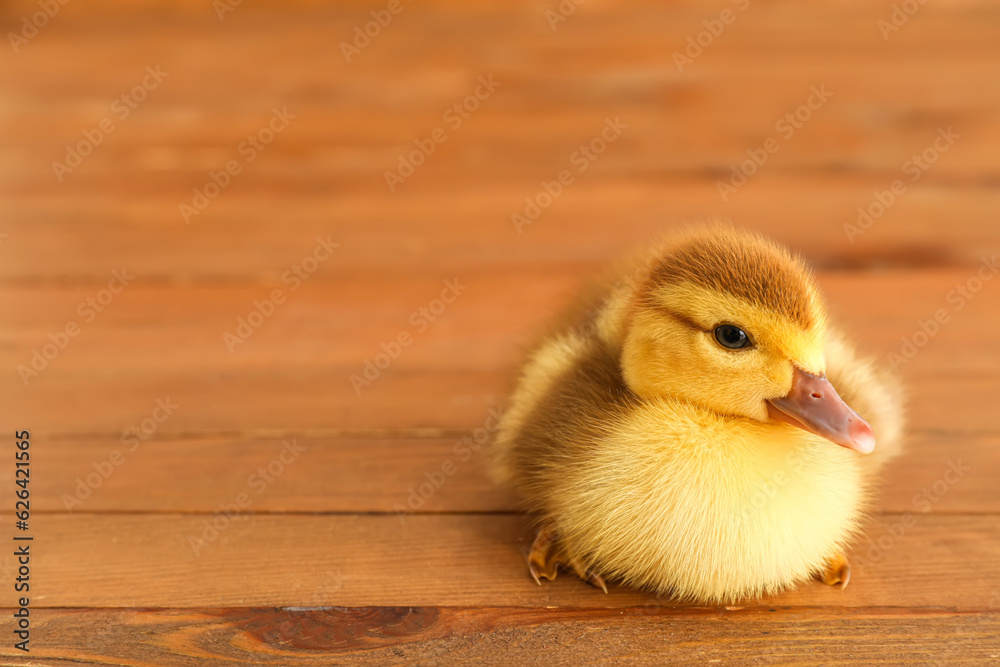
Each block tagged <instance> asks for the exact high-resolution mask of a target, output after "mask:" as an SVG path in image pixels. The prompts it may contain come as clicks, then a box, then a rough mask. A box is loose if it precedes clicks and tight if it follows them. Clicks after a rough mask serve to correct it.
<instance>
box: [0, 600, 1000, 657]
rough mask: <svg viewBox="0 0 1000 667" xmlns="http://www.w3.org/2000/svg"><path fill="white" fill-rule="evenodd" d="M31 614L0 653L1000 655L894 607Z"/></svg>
mask: <svg viewBox="0 0 1000 667" xmlns="http://www.w3.org/2000/svg"><path fill="white" fill-rule="evenodd" d="M4 612H5V613H9V612H10V610H4ZM33 623H34V626H33V627H34V634H33V636H32V643H31V647H32V649H31V650H32V653H31V655H32V658H31V660H32V662H30V663H29V662H28V659H27V658H25V657H24V655H23V654H18V652H16V651H13V650H12V649H11V648H10V647H9V646H7V645H4V646H3V647H0V655H3V656H5V657H6V658H7V660H8V661H9V662H7V663H6V664H38V663H37V660H39V659H41V660H46V661H50V662H52V663H56V662H61V661H72V662H95V663H113V664H127V665H134V666H137V667H138V666H146V665H150V666H152V665H157V666H159V665H202V664H205V663H206V662H209V661H211V662H219V663H222V662H227V663H230V662H231V663H240V664H255V665H330V664H338V665H345V664H380V665H382V664H422V665H425V664H445V663H447V664H466V665H468V664H477V665H511V664H522V665H523V664H537V663H543V662H544V664H551V665H585V664H595V663H601V664H604V663H606V662H609V661H628V662H629V664H653V665H662V664H671V665H704V664H706V663H713V662H719V663H723V664H729V663H738V664H755V665H757V664H761V665H772V664H773V665H778V664H782V665H787V664H832V663H835V664H838V665H869V664H873V663H876V662H883V663H885V662H891V663H894V664H911V665H912V664H923V663H952V662H955V663H968V664H971V663H977V664H980V663H987V662H991V661H995V660H996V659H997V657H998V655H1000V644H998V642H997V636H998V635H1000V615H998V614H997V613H996V612H993V613H976V612H973V613H955V612H950V611H942V610H900V609H895V608H887V609H866V610H852V609H836V610H819V609H785V608H781V609H778V608H771V609H766V608H765V609H761V608H757V609H744V610H725V609H671V608H647V607H640V608H632V609H622V610H616V611H605V610H595V609H558V610H554V609H510V608H497V607H485V608H454V607H443V608H441V607H418V608H413V607H406V608H403V607H362V608H326V609H313V610H291V609H246V608H236V609H191V610H121V609H94V610H67V609H53V610H37V611H34V612H33ZM95 627H99V628H101V632H100V633H98V634H96V635H95V634H94V628H95ZM554 647H558V650H557V651H553V648H554Z"/></svg>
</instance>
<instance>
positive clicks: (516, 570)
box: [32, 477, 1000, 611]
mask: <svg viewBox="0 0 1000 667" xmlns="http://www.w3.org/2000/svg"><path fill="white" fill-rule="evenodd" d="M281 481H282V480H281V478H280V477H279V478H278V479H277V481H276V482H274V483H275V484H280V483H281ZM246 492H247V494H248V496H249V497H250V498H249V500H250V502H249V505H245V506H246V507H253V503H254V502H255V499H256V498H257V497H259V496H260V495H263V493H266V492H267V491H266V489H265V490H264V491H263V492H262V493H260V494H258V493H257V492H256V491H255V490H254V488H253V487H252V486H250V485H248V488H247V490H246ZM237 502H238V500H237V497H234V498H233V500H232V502H231V504H235V503H237ZM230 514H231V516H232V517H233V518H231V519H230V518H228V517H226V516H225V515H224V514H219V515H216V516H214V517H213V516H198V515H188V514H181V515H161V514H130V513H123V514H112V515H109V514H98V515H94V514H74V515H66V514H39V515H37V516H36V517H33V519H32V521H33V531H34V534H35V535H36V544H37V545H38V553H37V555H35V556H34V560H33V564H34V565H33V570H32V573H33V575H34V576H36V579H33V584H32V592H33V593H34V602H33V604H34V606H35V607H77V606H80V607H199V606H206V605H221V606H260V605H263V606H338V607H339V606H365V605H378V606H383V605H384V606H424V605H431V606H433V605H443V606H463V605H465V606H489V605H499V606H518V607H548V606H556V607H563V606H591V607H607V608H619V607H629V606H636V605H643V604H646V603H649V602H651V601H652V603H655V604H661V603H665V602H666V600H656V599H655V598H654V596H651V595H650V594H644V593H642V592H636V591H627V590H622V589H618V588H615V589H614V590H612V591H611V592H610V594H608V595H604V594H603V593H601V592H600V591H597V590H595V589H594V588H592V587H591V586H589V585H587V584H584V583H583V582H581V581H580V580H578V579H577V580H574V579H573V578H571V577H565V576H564V577H560V578H559V579H558V580H556V581H555V582H552V583H546V584H545V585H543V586H538V585H536V584H535V583H534V582H533V581H532V580H531V578H530V577H529V576H528V574H527V571H526V566H525V556H524V554H523V553H522V551H523V550H524V549H525V548H527V546H528V545H530V543H531V539H532V537H533V535H532V534H531V531H530V530H529V528H530V525H529V522H528V520H527V519H526V518H525V517H521V516H510V515H489V514H485V515H475V514H458V515H437V516H435V515H430V516H428V515H413V516H410V515H400V516H366V515H351V516H342V515H334V516H310V515H300V516H296V515H288V514H277V515H267V514H263V515H262V514H253V515H250V514H239V513H237V511H236V510H235V509H233V510H230ZM213 522H215V523H216V526H217V531H218V532H216V531H214V530H213V528H212V523H213ZM866 535H867V537H866V539H865V540H863V541H860V542H858V544H857V545H856V547H855V549H854V550H853V551H852V552H851V553H852V556H851V557H852V560H853V563H854V564H853V568H854V574H853V577H852V579H851V585H850V586H849V587H848V588H847V589H846V590H845V591H841V590H840V589H837V588H832V587H829V586H826V585H825V584H820V583H818V582H815V583H810V584H804V585H802V586H800V587H799V588H797V589H795V590H793V591H790V592H788V593H785V594H782V595H780V596H776V597H775V598H773V599H769V600H768V601H767V602H768V603H769V604H775V605H793V606H828V605H829V606H835V607H841V606H846V607H870V606H898V607H920V606H931V607H941V608H947V609H949V610H958V611H974V610H980V611H981V610H983V609H985V608H986V607H988V606H989V605H991V604H994V603H995V600H994V598H995V597H996V593H997V591H1000V572H998V571H997V568H996V553H997V550H998V549H1000V524H998V522H997V521H996V518H995V515H981V516H970V515H945V516H941V515H933V514H928V515H905V514H900V515H891V514H890V515H882V516H880V517H878V520H877V521H876V522H875V523H874V524H873V525H872V526H871V527H870V529H869V530H868V531H867V532H866ZM213 536H214V537H213ZM199 539H201V540H204V543H202V542H199V541H198V540H199ZM192 540H194V541H192ZM56 545H58V546H56ZM36 580H37V584H36V583H34V582H35V581H36ZM991 600H993V602H991Z"/></svg>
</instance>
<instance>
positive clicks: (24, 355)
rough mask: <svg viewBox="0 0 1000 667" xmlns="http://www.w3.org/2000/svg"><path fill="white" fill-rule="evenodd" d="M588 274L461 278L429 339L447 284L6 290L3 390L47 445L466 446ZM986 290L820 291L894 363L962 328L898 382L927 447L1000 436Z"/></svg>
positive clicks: (910, 281) (841, 278)
mask: <svg viewBox="0 0 1000 667" xmlns="http://www.w3.org/2000/svg"><path fill="white" fill-rule="evenodd" d="M584 268H585V267H577V269H576V270H575V272H574V273H573V274H571V275H559V274H558V273H553V272H545V273H536V274H527V273H522V274H519V275H514V276H511V275H507V274H505V273H502V272H497V273H489V274H480V275H473V276H469V277H468V279H466V278H465V277H462V276H455V277H456V278H458V279H459V280H460V281H466V280H467V282H462V284H463V285H465V286H466V289H465V290H464V291H463V292H462V294H461V296H460V297H458V298H457V299H456V301H455V302H454V303H453V304H451V305H449V306H446V307H445V308H444V310H443V311H442V312H441V314H440V315H439V316H437V317H436V319H435V321H434V322H433V323H428V325H427V327H426V330H425V331H423V332H421V331H420V329H421V328H422V325H419V324H415V321H414V320H412V319H411V317H412V315H413V313H415V312H417V314H418V319H420V318H422V316H420V315H419V312H418V311H419V309H420V308H421V307H427V306H428V305H429V304H430V303H431V302H432V301H433V299H435V298H436V297H437V296H439V295H440V293H441V291H442V289H443V287H442V285H443V284H444V283H443V280H442V278H441V277H440V276H435V277H433V278H409V279H407V278H403V277H392V278H384V279H361V280H356V281H346V282H341V281H340V280H336V281H334V280H330V281H320V280H318V278H319V275H320V274H319V271H317V276H316V277H317V280H316V282H312V279H310V282H307V283H305V287H303V288H302V289H301V290H299V291H297V292H292V291H291V289H290V288H289V287H287V286H281V283H280V281H277V280H276V281H274V282H271V283H270V284H262V285H258V286H200V287H198V288H173V287H156V286H148V285H143V284H141V283H140V284H136V285H131V286H129V287H128V288H126V289H125V290H124V291H123V292H122V293H121V294H120V295H119V296H118V297H116V299H115V300H114V301H113V302H112V303H111V304H109V305H108V307H107V308H106V310H105V311H103V312H102V313H100V314H98V315H96V316H95V318H94V320H93V322H92V323H90V324H89V325H88V324H86V323H85V322H84V320H83V318H80V317H79V316H76V317H75V315H76V312H77V311H76V308H77V304H78V303H80V302H81V301H82V300H84V299H85V298H86V297H88V296H93V295H94V294H95V293H96V291H95V288H94V287H90V286H87V287H38V288H35V287H8V288H4V289H3V290H0V307H2V308H3V310H4V312H6V313H8V314H9V320H8V321H9V325H8V328H7V329H5V331H4V332H3V333H2V334H0V340H2V341H3V343H4V344H3V347H2V349H0V360H2V362H3V363H4V365H6V366H7V367H8V368H11V369H14V372H13V373H11V376H9V377H8V378H7V379H6V380H5V381H4V382H3V383H2V384H0V396H2V397H3V399H4V400H5V401H6V402H7V404H9V405H11V407H12V410H13V411H14V413H15V414H18V415H19V416H20V418H21V419H22V420H23V421H22V424H24V425H25V426H26V427H28V428H33V429H35V430H36V431H37V432H38V433H39V434H49V435H56V434H64V435H65V434H87V433H90V434H114V435H115V437H119V436H120V435H121V434H122V433H123V431H124V430H125V429H127V428H128V427H129V426H130V425H136V424H138V423H140V422H141V420H143V419H145V418H147V417H149V415H150V413H151V412H152V411H153V410H154V408H155V407H156V406H155V401H156V400H157V399H165V398H168V397H169V398H170V399H171V400H172V401H173V402H175V403H177V404H179V405H180V406H181V407H180V408H179V409H178V410H177V411H176V413H175V414H173V415H171V416H170V418H169V420H168V421H166V422H165V423H164V424H163V426H162V427H161V429H162V430H159V432H160V434H161V435H163V434H168V433H169V434H175V435H176V434H180V433H188V432H192V431H194V432H209V433H211V432H226V433H255V432H258V431H260V430H270V431H277V432H280V433H289V432H290V433H296V432H301V431H303V430H309V429H322V430H324V431H325V432H327V433H330V432H338V433H343V432H345V431H346V432H357V431H372V430H379V429H381V430H385V429H389V430H392V431H396V432H398V431H401V430H405V429H411V432H412V429H418V428H431V429H446V430H450V431H452V432H455V431H459V432H462V431H469V430H472V429H475V428H478V427H480V426H481V425H482V424H483V421H484V420H485V419H486V410H487V409H488V408H489V407H493V406H497V405H500V404H501V403H502V401H503V400H504V398H505V396H506V394H507V392H508V391H509V388H510V386H511V384H512V381H513V378H514V376H515V374H516V365H517V361H518V358H519V356H520V354H521V349H522V348H523V346H524V345H525V344H526V343H527V341H529V340H530V339H531V337H532V336H533V335H534V331H535V330H537V329H538V327H539V325H540V324H541V323H542V322H543V321H544V320H545V319H547V318H548V317H549V314H550V313H551V311H552V309H553V308H555V307H556V306H557V305H558V304H560V303H562V302H563V300H564V299H565V298H566V296H568V295H569V293H570V292H571V291H572V287H573V285H574V283H576V282H578V278H579V277H581V273H582V270H583V269H584ZM444 275H445V276H447V275H448V274H444ZM973 275H974V272H972V271H967V270H960V269H956V270H950V271H939V272H898V273H897V272H890V273H884V274H878V273H871V274H864V275H852V274H850V273H832V274H824V275H823V276H822V283H823V284H824V286H825V287H826V288H827V292H828V294H829V297H830V301H831V303H832V304H833V306H834V312H835V314H837V315H838V316H839V318H838V319H839V321H840V322H842V324H843V325H844V326H845V328H846V330H847V331H848V332H851V333H852V334H853V335H854V337H855V338H856V339H858V340H859V341H860V343H861V345H862V350H863V351H865V352H867V353H874V354H876V355H878V356H879V357H881V358H882V359H883V362H885V361H887V360H888V356H887V355H889V354H890V353H895V354H902V353H903V352H904V351H905V350H904V343H903V338H904V337H905V338H908V339H912V338H914V337H915V336H917V335H918V333H919V332H920V326H921V325H920V322H923V321H927V320H930V319H932V318H933V317H934V314H935V312H937V311H938V310H940V309H944V310H945V311H946V315H947V317H948V322H947V323H946V324H944V325H942V326H941V328H940V330H939V332H938V333H937V334H936V335H935V336H934V337H933V338H930V339H929V340H928V341H927V342H926V344H925V345H924V346H923V347H920V348H919V349H917V348H914V350H915V355H912V360H911V361H907V362H906V363H905V364H902V365H901V366H900V368H899V370H900V372H901V374H902V377H903V381H904V384H905V386H906V387H907V389H908V390H909V392H910V394H911V396H912V400H911V406H912V416H913V417H912V421H911V426H912V428H913V429H915V430H917V431H919V430H922V429H936V430H943V431H948V432H953V433H954V432H976V431H989V432H995V431H996V419H995V416H993V415H992V414H991V413H989V411H988V410H987V409H986V408H987V406H988V404H987V403H983V402H981V401H978V400H970V396H971V397H975V396H985V395H990V394H989V392H994V391H996V390H997V383H998V382H1000V379H998V378H1000V375H998V373H997V370H998V369H1000V352H998V348H997V346H995V345H993V344H992V343H993V340H994V338H995V337H996V328H997V326H1000V323H998V322H997V319H996V309H995V307H994V306H993V304H994V303H995V302H996V301H995V296H994V293H995V290H996V285H998V284H1000V283H993V282H987V283H985V286H984V287H982V288H981V291H980V292H978V293H977V294H976V295H975V296H974V297H973V298H971V299H968V300H967V299H965V298H964V297H963V298H962V299H961V300H960V301H961V305H962V308H961V309H959V308H958V304H957V302H955V301H954V300H952V299H951V298H950V297H949V294H950V292H951V290H953V289H954V287H955V285H956V284H961V283H963V282H965V281H967V280H968V279H969V278H971V277H972V276H973ZM274 287H282V288H283V289H284V290H285V294H286V296H287V302H286V303H285V304H283V305H280V306H279V307H278V308H277V309H276V311H275V314H274V316H273V317H271V318H270V319H269V320H267V321H266V322H265V323H264V324H263V325H262V326H261V327H260V329H259V330H257V331H256V332H255V333H254V334H253V336H251V337H250V338H249V339H248V340H247V341H246V342H245V343H243V344H241V345H240V346H238V347H235V348H234V350H235V351H234V352H233V353H230V352H229V351H228V350H227V348H226V345H225V343H224V341H223V333H225V332H227V331H229V332H233V331H235V328H236V324H237V318H238V317H246V316H247V315H248V313H249V312H250V310H251V309H252V307H253V301H254V300H255V299H256V300H260V299H262V298H266V297H267V296H268V295H269V294H270V291H271V289H272V288H274ZM952 296H954V294H952ZM439 305H440V304H439ZM71 319H72V320H74V321H77V320H79V322H78V323H80V324H81V332H80V334H79V335H78V336H77V337H75V338H73V339H71V340H70V341H69V343H68V344H67V346H66V349H65V350H64V351H63V352H61V353H60V354H59V356H57V357H55V358H54V359H53V360H52V361H51V363H50V365H49V366H48V367H46V368H45V369H43V370H42V371H41V372H40V374H39V375H38V376H37V377H29V384H28V386H27V387H26V386H24V384H23V383H22V382H20V381H19V380H18V376H17V375H16V373H17V371H16V368H17V367H18V365H24V366H27V365H28V364H30V363H31V359H32V355H33V352H32V351H33V350H37V349H39V348H40V347H42V346H44V345H46V344H47V343H48V342H49V338H48V336H49V334H50V333H53V332H56V331H58V330H60V329H62V328H63V327H64V326H65V324H66V322H67V321H69V320H71ZM404 332H405V333H408V334H411V336H412V339H413V343H412V344H411V345H410V346H409V347H406V348H405V349H401V350H400V353H399V355H398V358H397V359H396V360H395V361H393V363H392V364H391V365H390V366H389V367H388V368H386V369H385V370H384V371H381V372H380V373H379V374H378V376H377V377H376V378H375V380H374V381H373V382H372V384H371V385H370V386H364V387H359V388H358V389H357V390H356V389H355V385H354V384H353V383H352V380H351V377H352V376H360V375H361V374H362V373H363V372H364V369H365V363H366V360H371V359H374V358H375V357H376V356H377V355H379V354H380V353H382V350H381V345H382V344H390V343H391V342H392V341H394V340H396V339H397V338H398V336H399V335H400V333H404ZM289 341H295V343H294V344H290V343H289ZM918 342H923V339H922V338H921V339H918ZM53 405H59V406H60V410H59V411H58V412H53V411H52V410H51V406H53ZM18 428H22V426H18Z"/></svg>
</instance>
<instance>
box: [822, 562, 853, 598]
mask: <svg viewBox="0 0 1000 667" xmlns="http://www.w3.org/2000/svg"><path fill="white" fill-rule="evenodd" d="M817 578H818V579H819V580H820V581H822V582H823V583H825V584H829V585H830V586H837V585H838V584H839V585H840V588H841V590H843V589H845V588H847V584H848V583H849V582H850V581H851V564H850V563H848V562H847V556H845V555H844V554H837V555H836V556H834V557H832V558H830V559H828V560H827V561H826V563H825V564H824V565H823V569H822V570H820V572H819V574H818V575H817Z"/></svg>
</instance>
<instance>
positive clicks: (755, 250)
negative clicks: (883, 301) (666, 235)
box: [641, 225, 816, 329]
mask: <svg viewBox="0 0 1000 667" xmlns="http://www.w3.org/2000/svg"><path fill="white" fill-rule="evenodd" d="M649 269H650V274H649V280H648V281H647V283H646V285H645V286H644V287H645V289H642V290H641V292H642V293H644V294H647V295H648V294H650V293H651V292H652V291H653V290H655V289H656V288H657V287H661V286H667V285H672V284H677V283H682V282H687V283H692V284H695V285H699V286H701V287H705V288H707V289H712V290H716V291H719V292H726V293H729V294H731V295H733V296H735V297H738V298H740V299H743V300H745V301H748V302H750V303H753V304H756V305H758V306H761V307H763V308H767V309H769V310H771V311H774V312H776V313H779V314H781V315H784V316H785V317H787V318H788V319H789V320H791V321H793V322H795V323H797V324H799V325H801V326H802V327H803V328H805V329H810V328H812V327H813V326H814V325H815V323H816V320H815V317H816V316H815V304H814V302H813V299H814V298H815V294H816V290H815V286H814V281H813V278H812V275H811V273H810V271H809V269H808V268H807V267H806V265H805V263H804V262H803V261H802V260H801V259H799V258H797V257H794V256H792V255H791V254H790V253H789V252H788V251H787V250H785V249H784V248H782V247H781V246H779V245H777V244H775V243H772V242H771V241H769V240H767V239H765V238H763V237H761V236H758V235H757V234H754V233H752V232H748V231H744V230H739V229H736V228H734V227H729V226H722V225H718V226H710V227H704V228H700V229H697V230H694V231H692V232H690V233H688V234H686V235H684V236H682V237H681V238H680V239H678V240H676V241H674V242H672V243H670V244H668V245H665V246H662V247H661V248H660V249H659V250H658V251H657V252H656V254H655V256H654V259H653V261H652V263H651V264H650V267H649Z"/></svg>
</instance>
